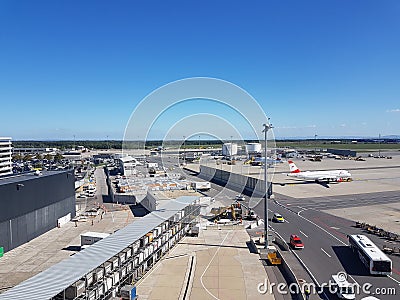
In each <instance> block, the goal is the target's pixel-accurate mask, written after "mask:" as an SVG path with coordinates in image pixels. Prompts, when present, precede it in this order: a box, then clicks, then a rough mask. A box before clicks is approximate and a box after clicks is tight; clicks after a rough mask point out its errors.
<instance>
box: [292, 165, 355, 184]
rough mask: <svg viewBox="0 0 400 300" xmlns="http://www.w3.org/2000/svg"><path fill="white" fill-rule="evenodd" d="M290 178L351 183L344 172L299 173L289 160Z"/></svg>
mask: <svg viewBox="0 0 400 300" xmlns="http://www.w3.org/2000/svg"><path fill="white" fill-rule="evenodd" d="M288 163H289V167H290V173H289V174H287V175H288V176H290V177H295V178H299V179H304V180H315V181H316V182H330V181H334V182H343V181H351V174H350V172H349V171H346V170H331V171H304V172H302V171H300V169H299V168H298V167H297V166H296V164H295V163H294V162H293V161H291V160H289V161H288Z"/></svg>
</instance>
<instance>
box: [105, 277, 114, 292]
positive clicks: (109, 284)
mask: <svg viewBox="0 0 400 300" xmlns="http://www.w3.org/2000/svg"><path fill="white" fill-rule="evenodd" d="M112 286H113V279H112V277H107V278H106V279H105V280H104V292H105V293H106V292H108V291H109V290H110V289H111V288H112Z"/></svg>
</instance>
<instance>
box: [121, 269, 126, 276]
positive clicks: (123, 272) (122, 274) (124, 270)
mask: <svg viewBox="0 0 400 300" xmlns="http://www.w3.org/2000/svg"><path fill="white" fill-rule="evenodd" d="M125 276H126V267H123V268H121V278H124V277H125Z"/></svg>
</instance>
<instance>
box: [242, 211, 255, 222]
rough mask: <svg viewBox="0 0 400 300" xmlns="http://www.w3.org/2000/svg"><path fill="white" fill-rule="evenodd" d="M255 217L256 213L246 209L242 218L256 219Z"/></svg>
mask: <svg viewBox="0 0 400 300" xmlns="http://www.w3.org/2000/svg"><path fill="white" fill-rule="evenodd" d="M257 218H258V216H257V214H256V213H255V211H254V210H252V209H248V210H247V211H246V214H245V215H244V219H246V220H257Z"/></svg>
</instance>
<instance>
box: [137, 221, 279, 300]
mask: <svg viewBox="0 0 400 300" xmlns="http://www.w3.org/2000/svg"><path fill="white" fill-rule="evenodd" d="M248 240H249V236H248V234H247V232H246V230H245V229H243V227H239V228H238V229H234V230H224V229H223V230H217V229H211V230H210V229H208V230H201V231H200V234H199V237H185V238H184V239H182V240H181V242H179V244H178V245H177V246H176V247H175V248H174V249H172V250H171V252H170V253H169V254H168V255H167V256H166V257H165V258H164V259H163V260H162V261H160V262H159V263H158V264H157V265H156V266H155V268H154V269H153V271H151V272H150V273H148V274H147V275H146V276H145V277H144V278H143V279H142V280H141V281H139V282H138V283H137V294H138V295H139V297H140V299H152V300H156V299H193V300H203V299H205V300H207V299H221V300H223V299H274V296H273V295H261V294H259V293H258V292H257V285H258V284H259V283H260V282H263V281H264V279H265V278H266V276H267V274H266V272H265V269H264V267H263V266H262V263H261V262H260V261H259V255H258V254H251V253H250V251H249V250H248V248H247V246H246V241H248ZM190 269H191V272H190V271H189V270H190ZM185 292H186V296H187V297H186V298H184V295H185Z"/></svg>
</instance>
